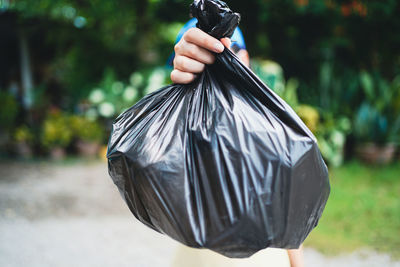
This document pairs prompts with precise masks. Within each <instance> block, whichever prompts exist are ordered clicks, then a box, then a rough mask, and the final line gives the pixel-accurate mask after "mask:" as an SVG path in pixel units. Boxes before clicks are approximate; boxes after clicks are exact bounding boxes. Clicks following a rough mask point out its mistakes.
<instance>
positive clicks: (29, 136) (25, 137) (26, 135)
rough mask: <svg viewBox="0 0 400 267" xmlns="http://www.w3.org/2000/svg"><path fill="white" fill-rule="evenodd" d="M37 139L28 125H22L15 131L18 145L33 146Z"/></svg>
mask: <svg viewBox="0 0 400 267" xmlns="http://www.w3.org/2000/svg"><path fill="white" fill-rule="evenodd" d="M34 139H35V135H34V133H33V131H32V130H31V129H30V128H29V127H28V126H27V125H21V126H19V127H17V128H16V129H15V131H14V140H15V141H16V142H17V143H27V144H31V143H32V142H33V141H34Z"/></svg>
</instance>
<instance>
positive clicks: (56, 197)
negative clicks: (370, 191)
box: [0, 162, 400, 267]
mask: <svg viewBox="0 0 400 267" xmlns="http://www.w3.org/2000/svg"><path fill="white" fill-rule="evenodd" d="M177 246H178V244H177V243H176V242H175V241H173V240H171V239H170V238H168V237H166V236H163V235H160V234H158V233H156V232H154V231H152V230H150V229H148V228H147V227H145V226H143V225H142V224H140V223H138V222H137V221H136V220H135V219H134V217H133V215H131V213H130V212H129V210H128V208H127V207H126V206H125V204H124V203H123V202H122V199H121V198H120V196H119V194H118V192H117V189H116V187H115V186H114V185H113V184H112V181H111V179H110V178H109V177H108V175H107V169H106V165H105V164H104V163H99V162H92V163H88V162H83V163H74V164H67V165H65V164H63V165H61V164H52V165H49V164H40V163H35V164H33V163H0V266H2V267H19V266H31V267H36V266H40V267H43V266H44V267H45V266H51V267H58V266H60V267H63V266H68V267H70V266H76V267H79V266H82V267H90V266H102V267H103V266H105V267H108V266H110V267H113V266H118V267H125V266H130V267H131V266H133V267H170V266H171V261H172V259H173V257H174V253H175V251H176V248H177ZM305 258H306V266H308V267H313V266H315V267H317V266H318V267H319V266H323V267H330V266H335V267H336V266H340V267H346V266H355V267H358V266H360V267H361V266H363V267H368V266H370V267H375V266H376V267H378V266H379V267H382V266H385V267H386V266H395V267H400V262H393V261H391V260H390V257H389V256H388V255H385V254H377V253H374V252H368V253H366V252H357V253H352V254H348V255H343V256H336V257H333V258H328V257H326V256H324V255H322V254H320V253H319V252H317V251H315V250H314V249H312V248H306V250H305ZM265 266H266V267H267V266H276V265H274V264H272V263H266V264H265ZM187 267H190V263H188V265H187ZM207 267H208V266H207ZM212 267H218V266H212ZM249 267H250V266H249Z"/></svg>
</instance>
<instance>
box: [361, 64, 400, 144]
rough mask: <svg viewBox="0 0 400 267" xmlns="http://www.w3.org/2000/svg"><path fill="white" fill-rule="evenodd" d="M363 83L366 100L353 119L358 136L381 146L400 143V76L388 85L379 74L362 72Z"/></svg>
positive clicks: (362, 139)
mask: <svg viewBox="0 0 400 267" xmlns="http://www.w3.org/2000/svg"><path fill="white" fill-rule="evenodd" d="M360 81H361V85H362V89H363V90H364V94H365V96H366V98H365V100H364V102H363V103H362V104H361V106H360V108H359V109H358V111H357V113H356V115H355V117H354V131H353V132H354V135H355V137H356V138H357V139H358V140H359V141H360V142H374V143H378V144H385V143H388V142H395V141H399V135H400V113H399V109H398V95H399V91H400V76H398V77H397V78H395V79H394V80H393V81H392V82H391V83H388V82H387V81H386V80H385V79H383V78H382V77H381V76H380V75H378V74H377V73H374V74H370V73H368V72H366V71H362V72H361V73H360Z"/></svg>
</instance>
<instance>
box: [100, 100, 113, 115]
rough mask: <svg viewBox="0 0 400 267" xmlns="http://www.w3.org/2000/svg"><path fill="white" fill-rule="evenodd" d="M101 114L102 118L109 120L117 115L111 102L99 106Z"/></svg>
mask: <svg viewBox="0 0 400 267" xmlns="http://www.w3.org/2000/svg"><path fill="white" fill-rule="evenodd" d="M99 113H100V115H101V116H103V117H106V118H109V117H111V116H112V115H114V113H115V107H114V105H113V104H111V103H109V102H104V103H101V104H100V105H99Z"/></svg>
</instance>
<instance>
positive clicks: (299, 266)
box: [287, 245, 304, 267]
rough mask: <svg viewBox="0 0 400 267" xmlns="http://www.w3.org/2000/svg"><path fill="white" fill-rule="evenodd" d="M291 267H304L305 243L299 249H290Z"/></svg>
mask: <svg viewBox="0 0 400 267" xmlns="http://www.w3.org/2000/svg"><path fill="white" fill-rule="evenodd" d="M287 252H288V256H289V261H290V267H304V256H303V245H301V246H300V247H299V248H298V249H288V251H287Z"/></svg>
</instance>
